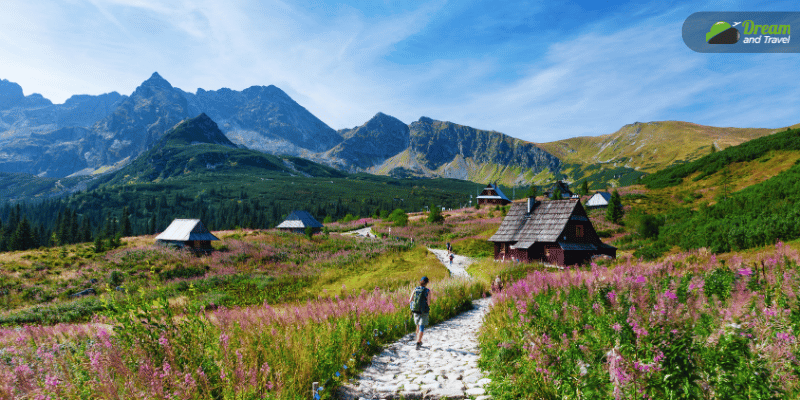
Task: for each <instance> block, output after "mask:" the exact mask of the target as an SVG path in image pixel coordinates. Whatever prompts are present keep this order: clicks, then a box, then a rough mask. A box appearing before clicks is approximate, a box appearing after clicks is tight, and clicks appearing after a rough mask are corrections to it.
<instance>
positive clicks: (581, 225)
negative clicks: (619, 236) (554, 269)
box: [489, 198, 617, 266]
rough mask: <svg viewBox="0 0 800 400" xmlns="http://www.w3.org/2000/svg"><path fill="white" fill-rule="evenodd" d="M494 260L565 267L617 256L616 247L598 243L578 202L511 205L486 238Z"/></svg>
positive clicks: (535, 202)
mask: <svg viewBox="0 0 800 400" xmlns="http://www.w3.org/2000/svg"><path fill="white" fill-rule="evenodd" d="M489 241H490V242H494V258H495V260H501V261H506V260H508V261H510V260H518V261H522V262H532V261H543V262H545V263H548V264H553V265H560V266H567V265H576V264H583V263H585V262H586V261H588V260H591V259H592V257H593V256H597V255H607V256H610V257H612V258H614V257H616V255H617V249H616V247H613V246H609V245H607V244H605V243H603V242H601V241H600V237H599V236H597V232H596V231H595V230H594V226H593V225H592V221H590V220H589V218H588V216H587V215H586V210H584V208H583V206H582V205H581V202H580V199H565V200H550V201H544V202H540V201H536V200H534V199H533V198H528V200H527V201H525V202H517V203H513V204H512V205H511V209H509V210H508V214H506V217H505V218H503V222H502V223H501V224H500V228H498V229H497V232H496V233H495V234H494V235H493V236H492V237H491V238H489Z"/></svg>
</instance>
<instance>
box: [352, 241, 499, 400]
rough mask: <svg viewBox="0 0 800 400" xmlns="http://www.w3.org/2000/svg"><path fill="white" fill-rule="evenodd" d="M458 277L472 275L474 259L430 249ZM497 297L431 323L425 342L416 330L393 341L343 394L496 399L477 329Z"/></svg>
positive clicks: (357, 398) (359, 398)
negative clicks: (482, 364)
mask: <svg viewBox="0 0 800 400" xmlns="http://www.w3.org/2000/svg"><path fill="white" fill-rule="evenodd" d="M429 250H430V251H431V252H433V253H435V254H436V256H437V257H438V258H439V260H441V261H442V263H443V264H444V265H445V266H446V267H448V268H449V269H450V271H451V274H452V276H454V277H466V278H469V275H468V274H467V272H466V267H467V266H468V265H469V264H470V263H472V262H473V260H472V259H470V258H468V257H463V256H456V257H455V258H454V260H453V266H452V267H450V261H449V259H448V258H447V251H445V250H434V249H429ZM490 304H491V298H485V299H479V300H476V301H474V302H473V305H474V309H472V310H469V311H466V312H464V313H462V314H459V315H457V316H456V317H454V318H451V319H449V320H447V321H445V322H442V323H439V324H438V325H435V326H432V327H429V328H427V329H425V335H424V337H423V340H422V341H423V347H422V348H421V349H419V350H417V349H416V347H415V346H414V344H415V341H414V340H415V338H414V334H413V333H411V334H408V335H405V336H403V337H402V338H401V339H400V340H399V341H397V342H395V343H392V344H389V345H387V346H386V347H385V348H384V350H383V351H382V352H381V353H379V354H377V355H375V356H374V357H373V358H372V362H371V364H370V365H369V367H367V368H366V369H365V370H364V371H363V372H362V373H361V374H360V375H359V376H358V377H357V378H356V379H354V380H352V381H350V383H348V384H346V385H344V386H342V387H341V388H340V389H339V392H338V398H339V399H346V400H367V399H400V398H405V399H441V398H447V399H466V398H473V399H476V400H485V399H490V398H491V397H490V396H488V395H486V390H485V389H484V386H485V385H486V384H488V383H489V382H491V380H490V379H487V378H486V377H485V376H484V373H483V371H481V370H480V369H479V368H478V366H477V363H478V341H477V333H478V330H479V329H480V327H481V325H482V324H483V316H484V315H485V314H486V313H487V312H488V311H489V306H490Z"/></svg>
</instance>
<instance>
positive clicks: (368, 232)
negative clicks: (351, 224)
mask: <svg viewBox="0 0 800 400" xmlns="http://www.w3.org/2000/svg"><path fill="white" fill-rule="evenodd" d="M342 235H353V236H364V237H376V236H375V232H372V228H371V227H366V228H361V229H356V230H354V231H347V232H344V233H342Z"/></svg>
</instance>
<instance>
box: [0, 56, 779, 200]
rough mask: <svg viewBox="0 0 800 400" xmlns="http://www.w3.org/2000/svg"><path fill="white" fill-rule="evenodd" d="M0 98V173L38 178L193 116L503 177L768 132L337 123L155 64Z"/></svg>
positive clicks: (266, 147)
mask: <svg viewBox="0 0 800 400" xmlns="http://www.w3.org/2000/svg"><path fill="white" fill-rule="evenodd" d="M0 105H2V106H0V172H8V173H29V174H34V175H39V176H43V177H45V176H46V177H65V176H74V175H82V174H98V173H105V172H108V171H112V170H115V169H118V168H120V167H122V166H124V165H125V164H127V163H129V162H131V161H132V160H134V159H135V158H136V157H137V156H139V155H141V154H143V153H144V152H146V151H147V150H148V149H150V148H152V146H153V145H155V143H157V142H158V141H159V140H160V138H161V137H162V136H163V135H164V134H165V133H166V132H167V131H169V130H170V129H171V128H173V127H175V126H176V125H177V124H179V123H180V122H181V121H184V120H186V119H188V118H190V117H191V116H197V115H199V114H201V113H204V114H205V115H206V116H207V117H208V118H209V119H210V120H212V121H213V122H215V124H216V125H217V126H218V128H219V130H221V131H222V133H223V134H224V136H226V137H227V139H229V141H230V142H232V143H233V144H235V145H238V146H244V147H247V148H250V149H254V150H258V151H261V152H263V153H267V154H287V155H293V156H301V157H304V158H306V159H309V160H313V161H315V162H318V163H323V164H326V165H329V166H333V167H336V168H340V169H342V170H345V171H349V172H367V173H373V174H383V175H393V176H416V177H449V178H457V179H464V180H471V181H476V182H487V181H497V182H499V183H503V184H506V185H510V186H514V185H527V184H529V183H530V182H532V181H533V182H535V183H539V184H541V183H545V182H546V181H549V180H552V179H566V180H568V181H576V180H578V179H590V176H591V179H594V180H607V179H609V176H611V179H612V180H614V181H617V182H622V181H625V179H619V177H620V176H621V174H622V175H624V174H629V173H632V172H636V173H637V174H638V175H636V178H637V179H638V177H639V176H640V175H641V174H642V173H644V172H652V171H655V170H658V169H660V168H663V167H665V166H667V165H670V164H672V163H674V162H682V161H688V160H692V159H695V158H697V157H699V156H701V155H702V154H705V152H706V151H710V146H711V144H712V143H716V144H715V146H717V147H718V148H724V147H727V146H730V145H733V144H738V143H741V142H742V141H745V140H748V139H751V138H754V137H760V136H763V135H766V134H769V133H770V132H774V131H775V130H770V129H761V128H746V129H743V128H716V127H705V126H702V125H697V124H692V123H687V122H680V121H656V122H650V123H644V124H642V123H634V124H629V125H625V126H623V127H622V128H621V129H620V130H618V131H617V132H614V133H611V134H608V135H601V136H597V137H577V138H570V139H564V140H560V141H555V142H548V143H533V142H528V141H525V140H521V139H517V138H513V137H511V136H508V135H505V134H503V133H500V132H496V131H488V130H481V129H476V128H472V127H469V126H465V125H459V124H457V123H453V122H449V121H436V120H433V119H431V118H428V117H420V119H419V120H417V121H414V122H412V123H410V124H405V123H403V122H402V121H400V120H398V119H397V118H394V117H392V116H390V115H388V114H385V113H383V112H378V113H376V114H375V116H373V117H372V118H370V120H368V121H366V122H365V123H364V124H362V125H359V126H356V127H353V128H350V129H340V130H338V131H337V130H334V129H332V128H331V127H329V126H328V125H326V124H325V123H324V122H323V121H321V120H319V119H318V118H317V117H316V116H314V115H313V114H311V113H310V112H309V111H308V110H306V109H305V108H304V107H302V106H301V105H300V104H298V103H297V102H295V101H294V100H293V99H292V98H291V97H290V96H289V95H288V94H286V93H285V92H284V91H283V90H281V89H280V88H278V87H276V86H274V85H268V86H251V87H248V88H246V89H244V90H241V91H237V90H232V89H228V88H220V89H218V90H205V89H202V88H198V89H197V90H196V92H195V93H190V92H186V91H183V90H181V89H180V88H177V87H174V86H172V85H171V84H170V83H169V82H168V81H167V80H166V79H164V78H163V77H162V76H161V75H160V74H159V73H158V72H154V73H153V74H152V75H151V76H150V77H149V78H148V79H147V80H145V81H143V82H142V84H140V85H139V86H138V87H137V88H136V89H135V90H134V91H133V93H131V95H130V96H125V95H120V94H119V93H117V92H111V93H106V94H102V95H99V96H91V95H76V96H72V97H70V98H69V99H67V101H65V103H64V104H61V105H54V104H52V103H51V102H50V101H49V100H47V99H45V98H43V97H42V96H41V95H38V94H32V95H29V96H25V95H24V93H23V92H22V88H21V87H20V86H19V85H18V84H16V83H13V82H10V81H7V80H0ZM3 107H5V109H3ZM676 143H680V144H679V145H677V146H676V145H675V144H676ZM590 170H591V171H590ZM597 170H599V171H600V172H597ZM592 171H594V172H592ZM602 171H613V172H602ZM592 174H593V175H592ZM629 180H630V179H628V181H629ZM606 183H607V182H606Z"/></svg>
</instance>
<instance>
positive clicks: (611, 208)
mask: <svg viewBox="0 0 800 400" xmlns="http://www.w3.org/2000/svg"><path fill="white" fill-rule="evenodd" d="M622 216H623V211H622V199H621V198H620V196H619V192H617V191H616V190H615V191H614V193H613V194H611V201H609V202H608V208H606V219H607V220H609V221H611V222H613V223H615V224H618V223H619V222H620V220H622Z"/></svg>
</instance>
